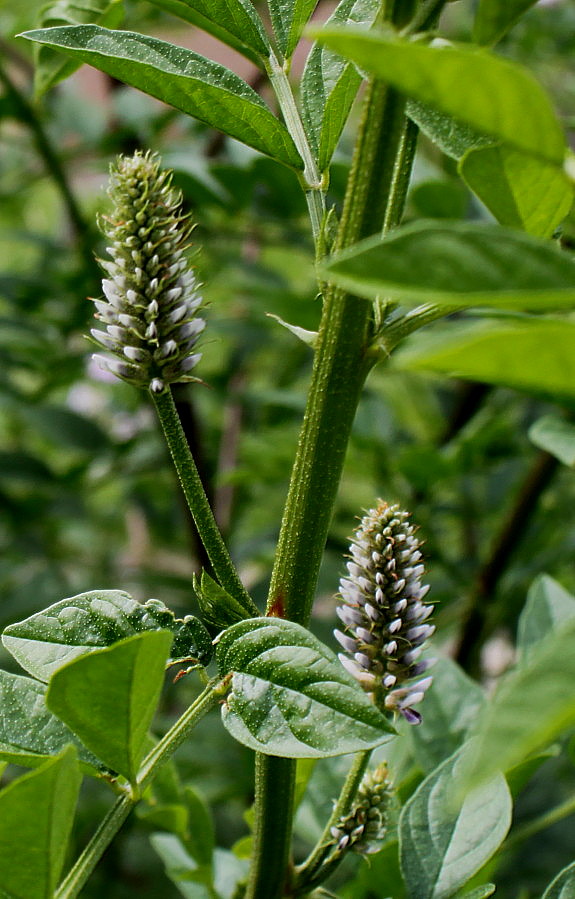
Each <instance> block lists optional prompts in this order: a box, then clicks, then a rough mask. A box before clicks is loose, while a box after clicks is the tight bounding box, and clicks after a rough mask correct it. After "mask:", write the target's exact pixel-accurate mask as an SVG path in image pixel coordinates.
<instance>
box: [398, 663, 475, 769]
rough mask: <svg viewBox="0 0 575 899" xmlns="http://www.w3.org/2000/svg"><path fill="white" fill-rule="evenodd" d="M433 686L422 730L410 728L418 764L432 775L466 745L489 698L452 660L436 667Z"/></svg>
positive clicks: (428, 696)
mask: <svg viewBox="0 0 575 899" xmlns="http://www.w3.org/2000/svg"><path fill="white" fill-rule="evenodd" d="M432 674H433V684H432V685H431V687H430V689H429V690H428V692H427V693H426V695H425V711H424V715H423V720H422V722H421V724H420V725H419V726H418V727H410V729H409V732H408V733H409V737H410V739H411V742H412V744H413V749H414V754H415V758H416V761H417V762H418V763H419V765H420V766H421V768H422V769H423V771H425V772H428V771H432V770H433V769H434V768H436V767H437V765H439V764H440V763H441V762H442V761H443V760H444V759H446V758H447V757H448V756H450V755H453V753H454V752H455V750H456V749H457V748H458V747H459V746H460V745H461V744H462V743H463V741H464V740H465V737H466V734H467V732H468V731H469V729H470V728H471V727H472V725H473V724H474V723H475V719H476V716H477V713H478V712H479V709H480V708H481V707H482V706H483V704H484V702H485V694H484V692H483V690H482V688H481V687H480V686H479V684H477V683H475V681H473V680H471V678H470V677H468V676H467V675H466V674H465V672H464V671H463V670H462V669H461V668H460V667H459V665H457V664H456V663H455V662H452V661H451V659H447V658H446V659H439V660H438V661H437V662H436V663H435V665H434V666H433V672H432Z"/></svg>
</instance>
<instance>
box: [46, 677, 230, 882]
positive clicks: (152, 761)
mask: <svg viewBox="0 0 575 899" xmlns="http://www.w3.org/2000/svg"><path fill="white" fill-rule="evenodd" d="M228 680H229V678H224V679H223V680H218V679H215V680H214V681H211V682H210V683H209V684H208V685H207V687H206V688H205V690H203V691H202V693H200V695H199V696H198V698H197V699H196V700H195V702H193V703H192V705H191V706H190V707H189V708H188V709H187V710H186V711H185V712H184V714H183V715H182V716H181V717H180V718H178V720H177V721H176V723H175V724H174V725H173V727H171V728H170V730H169V731H167V733H165V734H164V736H163V737H162V739H161V740H160V741H159V742H158V744H157V745H156V746H155V747H154V748H153V749H152V751H151V752H150V753H149V754H148V755H147V756H146V758H145V759H144V761H143V762H142V765H141V767H140V771H139V772H138V779H137V786H138V790H137V794H134V793H129V794H128V793H124V794H123V795H122V796H120V797H119V798H118V799H117V800H116V802H115V803H114V805H113V806H112V808H111V809H110V811H109V812H108V814H107V815H106V817H105V818H104V819H103V821H102V823H101V824H100V826H99V827H98V829H97V831H96V833H95V834H94V836H93V837H92V839H91V840H90V842H89V843H88V845H87V846H86V848H85V849H84V851H83V852H82V854H81V855H80V856H79V857H78V859H77V860H76V863H75V864H74V866H73V867H72V868H71V869H70V871H69V873H68V875H67V876H66V878H65V879H64V880H63V881H62V883H61V884H60V886H59V887H58V889H57V890H56V892H55V894H54V899H75V897H76V896H78V895H79V893H80V890H81V889H82V888H83V886H84V884H85V883H86V881H87V880H88V878H89V877H90V875H91V874H92V871H93V870H94V868H95V867H96V865H97V864H98V862H99V861H100V859H101V857H102V855H103V854H104V852H105V851H106V849H107V848H108V846H109V845H110V843H111V842H112V840H113V839H114V837H115V836H116V834H117V833H118V831H119V830H120V828H121V826H122V824H123V823H124V821H125V820H126V818H127V817H128V815H129V814H130V812H131V811H132V809H133V808H134V806H135V805H136V804H137V803H138V801H139V799H140V797H141V795H142V793H143V792H144V790H145V788H146V786H147V785H148V784H149V783H150V782H151V781H152V780H153V779H154V777H155V776H156V774H157V772H158V770H159V768H161V766H162V765H164V764H165V763H166V762H167V761H168V759H170V758H171V756H172V755H173V754H174V752H175V751H176V749H177V748H178V746H180V745H181V743H182V742H183V741H184V740H185V739H186V737H187V736H188V735H189V734H190V732H191V731H192V730H193V728H194V727H195V726H196V724H198V722H199V721H200V720H201V719H202V718H203V717H204V715H205V714H206V713H207V712H209V711H210V709H211V708H213V707H214V706H215V705H216V704H217V703H218V702H219V701H220V700H221V698H222V696H223V695H224V694H225V692H226V690H227V685H228Z"/></svg>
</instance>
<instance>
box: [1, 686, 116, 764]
mask: <svg viewBox="0 0 575 899" xmlns="http://www.w3.org/2000/svg"><path fill="white" fill-rule="evenodd" d="M70 743H73V744H74V745H75V746H76V749H77V751H78V755H79V757H80V760H81V761H82V763H83V767H84V769H85V770H86V773H88V774H99V773H100V772H99V771H98V770H97V765H98V761H97V759H96V758H94V756H93V755H92V754H91V753H90V752H88V751H87V750H86V749H85V748H84V746H82V744H81V743H80V741H79V740H78V738H77V737H76V736H75V735H74V734H73V733H72V731H71V730H69V729H68V728H67V727H66V725H65V724H63V723H62V722H61V721H59V720H58V718H56V716H55V715H52V713H51V712H49V711H48V708H47V707H46V687H45V685H44V684H40V683H38V681H35V680H32V679H31V678H29V677H22V676H21V675H19V674H11V673H9V672H8V671H1V670H0V759H5V760H6V761H7V762H12V764H14V765H22V766H23V767H26V768H35V767H37V766H38V765H41V764H43V763H44V762H45V761H46V759H47V758H51V757H53V756H55V755H57V754H58V753H59V752H62V750H63V749H64V747H66V746H69V745H70Z"/></svg>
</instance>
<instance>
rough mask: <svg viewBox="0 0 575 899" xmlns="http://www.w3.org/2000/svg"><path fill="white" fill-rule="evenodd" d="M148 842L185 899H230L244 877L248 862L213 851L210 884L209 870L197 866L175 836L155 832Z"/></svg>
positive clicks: (229, 854)
mask: <svg viewBox="0 0 575 899" xmlns="http://www.w3.org/2000/svg"><path fill="white" fill-rule="evenodd" d="M150 842H151V844H152V846H153V847H154V849H155V850H156V852H157V853H158V855H159V856H160V858H161V859H162V861H163V863H164V865H165V867H166V874H167V875H168V877H169V878H170V879H171V880H172V881H173V882H174V883H175V885H176V886H177V888H178V889H179V891H180V893H181V894H182V895H183V896H185V897H186V899H233V897H234V896H237V895H238V893H237V890H238V887H239V885H240V883H242V882H243V881H245V879H246V877H247V873H248V868H249V862H248V861H246V860H242V859H239V858H237V857H236V856H235V855H234V854H233V853H232V852H229V851H228V850H225V849H216V851H215V853H214V866H213V881H212V876H211V871H210V869H208V868H206V867H200V866H198V864H197V862H196V861H194V859H193V858H192V857H191V855H189V853H188V852H187V851H186V848H185V847H184V845H183V843H182V842H181V841H180V840H179V839H178V838H177V837H175V836H172V835H171V834H163V833H157V834H154V835H153V836H152V837H151V838H150Z"/></svg>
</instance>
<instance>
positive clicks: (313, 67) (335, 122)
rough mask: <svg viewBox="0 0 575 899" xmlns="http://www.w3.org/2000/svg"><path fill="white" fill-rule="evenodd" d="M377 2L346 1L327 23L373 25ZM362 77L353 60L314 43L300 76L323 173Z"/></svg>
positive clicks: (310, 131)
mask: <svg viewBox="0 0 575 899" xmlns="http://www.w3.org/2000/svg"><path fill="white" fill-rule="evenodd" d="M378 5H379V4H378V3H377V0H343V2H341V3H340V4H339V6H338V7H337V9H336V10H335V12H334V13H333V15H332V16H330V18H329V19H328V22H331V23H333V24H341V25H350V24H365V25H371V24H372V22H373V20H374V19H375V16H376V14H377V10H378ZM361 80H362V79H361V75H360V74H359V72H358V71H357V69H356V67H355V66H354V65H353V63H351V62H349V61H348V60H345V59H343V58H342V57H341V56H340V55H339V54H338V53H334V52H333V50H329V49H328V48H327V47H323V46H322V45H321V44H317V43H316V44H314V45H313V47H312V48H311V51H310V53H309V56H308V58H307V62H306V65H305V69H304V72H303V75H302V79H301V102H302V117H303V122H304V125H305V128H306V131H307V134H308V137H309V139H310V142H311V143H312V146H313V149H314V151H315V153H316V156H317V160H318V166H319V170H320V171H321V172H323V171H324V170H325V169H326V168H327V167H328V165H329V162H330V160H331V157H332V156H333V152H334V150H335V148H336V146H337V143H338V141H339V138H340V137H341V132H342V131H343V127H344V125H345V123H346V121H347V117H348V115H349V111H350V109H351V105H352V103H353V101H354V99H355V96H356V94H357V91H358V88H359V85H360V84H361Z"/></svg>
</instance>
